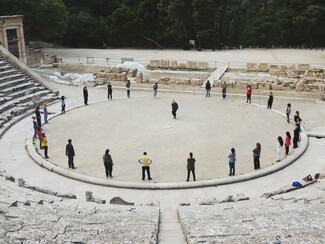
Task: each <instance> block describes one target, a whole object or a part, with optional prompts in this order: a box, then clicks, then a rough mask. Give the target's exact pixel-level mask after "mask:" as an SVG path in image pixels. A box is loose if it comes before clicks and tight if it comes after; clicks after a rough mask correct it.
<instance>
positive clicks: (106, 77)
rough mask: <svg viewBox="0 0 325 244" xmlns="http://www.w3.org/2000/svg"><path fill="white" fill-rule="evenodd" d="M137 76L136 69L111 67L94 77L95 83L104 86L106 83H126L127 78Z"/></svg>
mask: <svg viewBox="0 0 325 244" xmlns="http://www.w3.org/2000/svg"><path fill="white" fill-rule="evenodd" d="M139 73H141V72H139ZM137 74H138V70H137V69H129V68H120V67H111V68H109V69H107V70H101V71H100V72H99V73H97V74H95V75H96V80H97V83H99V84H104V83H106V82H107V81H123V82H126V81H127V80H128V78H134V77H137ZM141 74H142V73H141ZM137 82H138V81H137Z"/></svg>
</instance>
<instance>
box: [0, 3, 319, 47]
mask: <svg viewBox="0 0 325 244" xmlns="http://www.w3.org/2000/svg"><path fill="white" fill-rule="evenodd" d="M15 14H22V15H24V16H25V18H24V27H25V36H26V38H27V40H44V41H49V42H55V43H59V44H63V45H66V46H71V47H97V48H100V47H103V48H105V47H108V46H109V47H139V48H144V47H151V48H152V47H160V48H162V47H176V48H184V49H188V48H190V45H189V40H195V43H196V47H197V48H199V49H200V48H211V49H216V48H219V49H220V48H223V47H225V46H237V47H238V46H239V45H242V46H260V47H271V46H273V45H275V46H283V47H288V46H298V45H299V46H301V45H304V46H307V47H319V46H322V47H324V46H325V1H324V0H0V15H15Z"/></svg>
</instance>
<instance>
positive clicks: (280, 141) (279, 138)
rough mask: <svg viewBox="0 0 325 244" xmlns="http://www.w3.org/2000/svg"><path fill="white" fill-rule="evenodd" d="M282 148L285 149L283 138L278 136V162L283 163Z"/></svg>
mask: <svg viewBox="0 0 325 244" xmlns="http://www.w3.org/2000/svg"><path fill="white" fill-rule="evenodd" d="M282 147H283V139H282V137H281V136H278V143H277V144H276V152H277V154H278V160H277V162H280V161H281V153H282Z"/></svg>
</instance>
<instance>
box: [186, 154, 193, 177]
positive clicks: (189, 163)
mask: <svg viewBox="0 0 325 244" xmlns="http://www.w3.org/2000/svg"><path fill="white" fill-rule="evenodd" d="M186 167H187V180H186V181H189V180H190V174H191V171H192V175H193V180H194V181H195V158H193V153H191V152H190V157H189V158H188V159H187V165H186Z"/></svg>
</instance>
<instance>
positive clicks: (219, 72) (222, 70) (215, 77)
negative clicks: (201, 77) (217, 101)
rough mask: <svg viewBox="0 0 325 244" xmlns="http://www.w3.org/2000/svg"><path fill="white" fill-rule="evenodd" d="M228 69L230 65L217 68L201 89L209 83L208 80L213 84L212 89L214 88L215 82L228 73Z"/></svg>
mask: <svg viewBox="0 0 325 244" xmlns="http://www.w3.org/2000/svg"><path fill="white" fill-rule="evenodd" d="M228 68H229V66H228V65H223V66H219V67H217V69H216V70H215V71H214V72H213V73H212V74H211V75H210V76H209V78H208V79H206V80H205V81H204V82H203V84H202V86H201V87H203V88H205V84H206V83H207V81H208V80H209V81H210V83H211V87H213V85H214V81H215V80H220V78H221V77H222V76H223V74H224V73H225V72H226V71H227V69H228Z"/></svg>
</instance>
